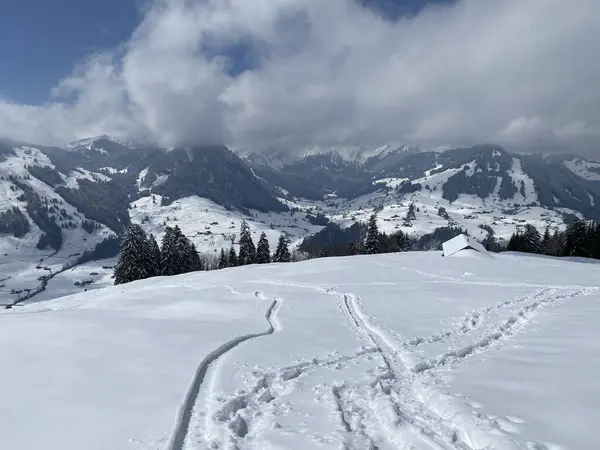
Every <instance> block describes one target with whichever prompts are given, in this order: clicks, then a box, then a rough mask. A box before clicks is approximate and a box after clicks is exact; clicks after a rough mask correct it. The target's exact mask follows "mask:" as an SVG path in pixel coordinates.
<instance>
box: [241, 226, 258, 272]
mask: <svg viewBox="0 0 600 450" xmlns="http://www.w3.org/2000/svg"><path fill="white" fill-rule="evenodd" d="M255 262H256V247H255V246H254V242H253V241H252V235H251V234H250V227H249V226H248V223H247V222H246V221H245V220H242V225H241V228H240V252H239V255H238V264H239V265H240V266H244V265H246V264H254V263H255Z"/></svg>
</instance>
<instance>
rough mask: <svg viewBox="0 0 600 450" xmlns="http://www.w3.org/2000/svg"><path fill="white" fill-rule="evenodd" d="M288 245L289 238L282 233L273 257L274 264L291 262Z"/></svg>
mask: <svg viewBox="0 0 600 450" xmlns="http://www.w3.org/2000/svg"><path fill="white" fill-rule="evenodd" d="M288 245H289V240H288V238H287V236H286V235H285V234H283V233H282V234H281V235H280V236H279V241H278V242H277V249H276V250H275V255H274V256H273V262H290V261H291V260H292V256H291V255H290V249H289V248H288Z"/></svg>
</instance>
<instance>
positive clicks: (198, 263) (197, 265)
mask: <svg viewBox="0 0 600 450" xmlns="http://www.w3.org/2000/svg"><path fill="white" fill-rule="evenodd" d="M186 239H187V238H186ZM188 243H189V255H190V267H191V270H190V272H197V271H199V270H204V264H202V258H200V253H199V252H198V249H197V248H196V246H195V245H194V243H193V242H192V241H190V240H189V239H188Z"/></svg>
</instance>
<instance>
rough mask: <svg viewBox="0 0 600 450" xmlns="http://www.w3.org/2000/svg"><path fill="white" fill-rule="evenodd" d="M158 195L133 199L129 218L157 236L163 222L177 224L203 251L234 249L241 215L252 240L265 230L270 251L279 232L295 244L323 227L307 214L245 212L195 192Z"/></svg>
mask: <svg viewBox="0 0 600 450" xmlns="http://www.w3.org/2000/svg"><path fill="white" fill-rule="evenodd" d="M161 199H162V197H161V196H160V195H154V196H151V197H143V198H141V199H139V200H137V201H135V202H133V203H132V209H130V210H129V215H130V216H131V221H132V222H133V223H138V224H140V225H141V226H142V228H144V230H145V231H146V232H147V233H153V234H154V235H155V236H156V237H157V239H159V240H160V239H162V237H163V236H164V234H165V225H168V226H171V227H174V226H175V225H179V228H181V230H182V231H183V233H184V234H185V235H186V236H187V237H189V238H190V239H191V240H192V242H194V244H195V245H196V247H197V248H198V250H200V251H201V252H206V253H210V252H213V253H214V252H217V251H219V250H220V249H221V248H224V249H225V250H227V249H229V247H231V245H232V243H233V244H234V247H235V248H236V250H237V244H238V238H239V232H240V225H241V223H242V220H244V219H245V220H246V221H247V222H248V225H249V226H250V232H251V234H252V239H253V240H254V243H255V244H256V243H257V242H258V239H259V238H260V234H261V233H262V232H265V234H266V235H267V239H268V240H269V246H270V248H271V251H272V252H274V251H275V247H276V245H277V240H278V239H279V236H280V234H281V233H286V234H288V236H289V238H290V241H291V243H292V244H293V245H297V244H299V243H300V242H301V241H302V239H303V238H304V237H306V236H308V235H311V234H313V233H316V232H317V231H319V230H320V229H321V228H322V227H319V226H315V225H312V224H311V223H309V222H308V221H307V220H306V214H302V213H294V212H287V213H281V214H278V213H273V212H270V213H261V212H259V211H252V212H251V214H252V215H251V216H248V215H246V214H244V213H242V212H240V211H230V210H227V209H225V208H223V207H222V206H220V205H217V204H216V203H214V202H212V201H210V200H208V199H205V198H200V197H196V196H193V197H186V198H182V199H180V200H176V201H174V202H173V203H171V204H170V205H169V206H161Z"/></svg>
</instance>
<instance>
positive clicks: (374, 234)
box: [365, 214, 381, 255]
mask: <svg viewBox="0 0 600 450" xmlns="http://www.w3.org/2000/svg"><path fill="white" fill-rule="evenodd" d="M365 253H366V254H368V255H374V254H376V253H381V244H380V242H379V230H378V229H377V216H375V214H372V215H371V217H370V218H369V225H368V227H367V239H366V240H365Z"/></svg>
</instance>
